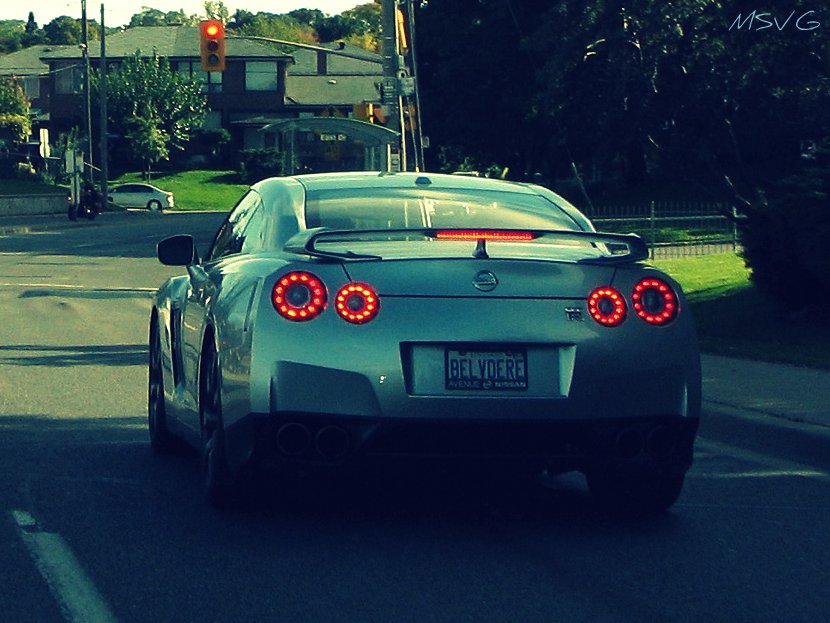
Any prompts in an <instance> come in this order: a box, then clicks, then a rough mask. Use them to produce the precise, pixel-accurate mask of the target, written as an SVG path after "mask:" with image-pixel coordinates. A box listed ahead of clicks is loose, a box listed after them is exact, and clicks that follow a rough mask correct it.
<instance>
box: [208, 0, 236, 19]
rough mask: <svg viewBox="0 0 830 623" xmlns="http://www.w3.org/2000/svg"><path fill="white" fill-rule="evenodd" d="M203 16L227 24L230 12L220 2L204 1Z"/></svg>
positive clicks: (213, 0)
mask: <svg viewBox="0 0 830 623" xmlns="http://www.w3.org/2000/svg"><path fill="white" fill-rule="evenodd" d="M205 15H207V16H208V19H218V20H220V21H221V22H223V23H227V21H228V18H229V17H230V12H229V11H228V8H227V7H226V6H225V3H224V2H222V1H221V0H218V1H216V0H205Z"/></svg>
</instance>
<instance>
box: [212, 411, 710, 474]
mask: <svg viewBox="0 0 830 623" xmlns="http://www.w3.org/2000/svg"><path fill="white" fill-rule="evenodd" d="M698 424H699V420H698V418H688V417H678V416H665V417H649V418H636V419H624V420H621V419H614V420H583V421H547V422H544V421H538V420H522V421H517V420H497V421H494V420H464V421H447V420H425V419H399V418H395V419H381V418H366V417H344V416H339V415H338V416H325V415H309V414H306V413H280V414H261V413H252V414H249V415H247V416H245V417H243V418H241V419H240V420H238V421H237V422H236V423H234V424H233V425H232V426H230V427H228V429H227V430H226V442H227V446H228V447H227V450H228V458H229V462H230V464H231V467H232V468H233V469H238V468H240V467H241V466H242V465H244V464H246V463H251V462H252V463H254V464H257V465H260V466H263V465H269V464H277V465H279V464H285V463H294V464H318V465H327V464H328V465H341V464H343V463H346V462H352V461H357V462H359V461H361V460H362V459H370V458H377V457H380V458H384V457H387V458H392V457H398V458H413V459H416V458H435V459H446V458H452V459H461V460H466V459H469V460H470V461H473V460H477V459H492V460H506V461H515V462H517V463H519V462H521V463H534V464H537V465H538V466H540V467H548V468H555V469H559V470H561V471H568V470H585V469H588V468H590V467H591V466H594V465H597V464H599V463H607V462H608V461H622V462H626V463H632V462H633V463H644V464H654V465H657V466H659V467H660V468H662V469H668V470H673V471H680V472H685V471H686V470H687V469H688V468H689V466H691V464H692V455H693V446H694V439H695V435H696V433H697V428H698Z"/></svg>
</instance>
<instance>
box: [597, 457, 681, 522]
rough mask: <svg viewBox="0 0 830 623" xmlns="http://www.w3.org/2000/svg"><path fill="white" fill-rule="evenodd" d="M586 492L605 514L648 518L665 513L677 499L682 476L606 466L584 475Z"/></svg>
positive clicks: (676, 472) (632, 467) (672, 472)
mask: <svg viewBox="0 0 830 623" xmlns="http://www.w3.org/2000/svg"><path fill="white" fill-rule="evenodd" d="M585 476H586V480H587V481H588V489H589V490H590V491H591V495H592V496H593V497H594V500H596V502H597V504H598V505H599V507H600V508H601V509H602V510H603V511H604V512H606V513H609V514H611V515H615V516H621V517H648V516H653V515H658V514H660V513H663V512H665V511H667V510H668V509H669V508H671V506H672V505H673V504H674V503H675V502H676V501H677V498H679V497H680V492H681V491H682V490H683V482H684V480H685V473H684V472H682V471H680V472H678V471H658V470H657V469H656V468H653V467H652V468H647V467H645V466H631V465H620V464H617V465H613V466H611V465H609V466H605V467H603V468H596V469H591V470H589V471H588V472H586V474H585Z"/></svg>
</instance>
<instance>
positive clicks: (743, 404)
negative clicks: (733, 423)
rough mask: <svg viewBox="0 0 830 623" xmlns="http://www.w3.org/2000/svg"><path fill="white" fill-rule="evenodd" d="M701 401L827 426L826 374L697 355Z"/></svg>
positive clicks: (829, 381) (829, 383) (829, 387)
mask: <svg viewBox="0 0 830 623" xmlns="http://www.w3.org/2000/svg"><path fill="white" fill-rule="evenodd" d="M701 363H702V366H703V400H704V402H709V403H713V404H716V405H723V406H728V407H732V408H736V409H741V410H743V411H748V412H754V413H763V414H765V415H770V416H773V417H777V418H783V419H786V420H790V421H792V422H808V423H811V424H817V425H820V426H827V427H830V371H828V370H816V369H813V368H800V367H797V366H790V365H785V364H778V363H766V362H762V361H750V360H747V359H732V358H729V357H719V356H715V355H701Z"/></svg>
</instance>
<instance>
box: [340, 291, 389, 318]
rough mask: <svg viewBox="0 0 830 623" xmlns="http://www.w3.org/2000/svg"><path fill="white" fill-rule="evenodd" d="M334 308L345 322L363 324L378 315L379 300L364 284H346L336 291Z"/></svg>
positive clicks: (375, 293)
mask: <svg viewBox="0 0 830 623" xmlns="http://www.w3.org/2000/svg"><path fill="white" fill-rule="evenodd" d="M334 307H335V309H336V310H337V313H338V314H340V317H341V318H343V320H345V321H346V322H351V323H352V324H364V323H366V322H369V321H370V320H372V319H373V318H374V317H375V316H377V315H378V311H379V310H380V298H379V297H378V294H377V292H375V289H374V288H373V287H372V286H370V285H368V284H366V283H347V284H346V285H345V286H343V287H342V288H340V290H338V292H337V295H336V296H335V301H334Z"/></svg>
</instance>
